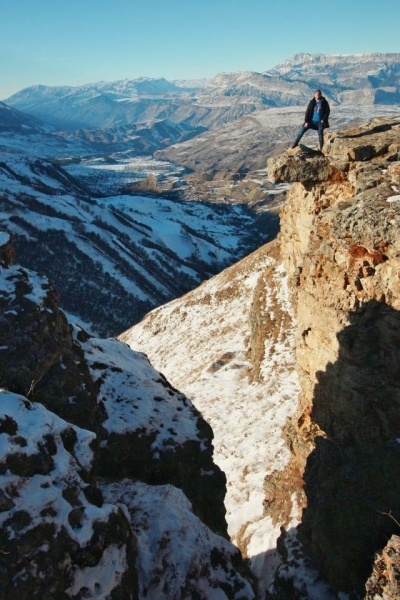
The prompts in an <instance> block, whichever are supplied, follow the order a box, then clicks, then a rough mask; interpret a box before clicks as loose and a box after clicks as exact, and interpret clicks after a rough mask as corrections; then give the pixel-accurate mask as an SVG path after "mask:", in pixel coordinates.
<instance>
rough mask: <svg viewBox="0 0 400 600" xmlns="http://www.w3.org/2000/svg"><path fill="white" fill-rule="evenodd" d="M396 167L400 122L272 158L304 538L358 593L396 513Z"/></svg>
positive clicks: (337, 578)
mask: <svg viewBox="0 0 400 600" xmlns="http://www.w3.org/2000/svg"><path fill="white" fill-rule="evenodd" d="M399 160H400V122H399V121H390V122H386V121H383V120H376V121H374V122H372V123H371V124H369V125H365V126H362V127H358V128H353V129H350V130H347V131H343V132H340V133H338V134H326V138H325V145H324V149H323V153H320V152H316V151H310V149H308V148H306V147H304V146H302V145H300V147H299V148H296V149H295V150H289V151H287V152H286V153H285V154H284V155H281V156H279V157H276V158H274V159H270V161H269V173H270V178H271V179H272V180H274V181H283V180H285V181H292V182H294V185H293V187H292V188H291V190H290V191H289V193H288V199H287V203H286V205H285V207H284V208H283V209H282V211H281V232H280V236H279V242H280V248H281V252H282V255H283V258H284V261H285V265H286V269H287V272H288V277H289V287H290V290H291V299H292V304H293V308H294V310H295V313H296V317H297V321H298V327H297V336H296V359H297V370H298V374H299V378H300V383H301V388H302V392H301V394H300V402H299V408H298V411H297V413H296V415H295V417H294V418H293V419H291V421H290V424H289V425H288V428H287V432H288V436H289V439H290V446H291V449H292V459H291V462H292V468H293V469H294V470H297V471H298V472H302V473H303V479H304V488H303V491H301V488H298V491H299V495H298V498H299V501H300V502H303V503H304V506H305V510H304V512H303V514H302V522H301V525H300V537H301V539H302V541H303V543H304V545H305V548H306V550H307V551H308V552H309V553H310V555H311V556H312V557H313V559H314V560H315V563H316V565H317V566H318V567H319V569H320V571H321V572H322V573H324V574H325V575H326V576H327V577H328V579H329V581H330V582H331V584H332V586H333V588H334V589H336V590H344V591H347V592H352V591H355V592H356V593H357V594H359V595H362V594H363V593H365V589H364V585H365V581H366V579H367V578H368V575H369V573H370V572H371V569H372V563H373V557H374V553H375V552H376V551H378V550H379V549H381V548H382V547H383V546H384V543H383V542H384V540H387V539H389V538H390V536H391V534H392V533H396V531H398V523H397V522H396V521H398V520H399V518H400V514H399V510H400V484H399V480H398V477H397V476H396V475H395V474H396V473H398V472H399V468H400V445H399V430H400V378H399V370H398V364H399V361H400V312H399V311H400V237H399V233H400V186H399ZM302 494H304V496H303V499H301V496H302ZM378 597H380V596H378ZM382 597H386V596H382Z"/></svg>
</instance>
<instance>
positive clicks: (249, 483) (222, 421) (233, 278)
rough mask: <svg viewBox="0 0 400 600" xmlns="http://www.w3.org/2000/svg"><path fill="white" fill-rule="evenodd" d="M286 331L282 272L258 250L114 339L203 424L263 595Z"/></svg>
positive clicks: (281, 450)
mask: <svg viewBox="0 0 400 600" xmlns="http://www.w3.org/2000/svg"><path fill="white" fill-rule="evenodd" d="M293 333H294V318H293V315H292V312H291V308H290V305H289V302H288V297H287V288H286V282H285V277H284V275H283V269H282V266H281V265H280V264H279V261H277V259H276V258H274V250H273V249H272V248H271V247H270V246H264V247H262V248H260V249H259V250H257V251H256V252H255V253H253V254H252V255H250V256H248V257H247V258H245V259H243V260H242V261H240V262H239V263H237V264H236V265H234V266H233V267H230V268H229V269H227V270H225V271H224V272H223V273H220V274H219V275H217V276H215V277H214V278H213V279H211V280H210V281H207V282H205V283H204V284H202V285H201V286H200V287H199V288H197V289H196V290H193V291H192V292H190V293H189V294H187V295H186V296H184V297H183V298H181V299H178V300H175V301H173V302H171V303H169V304H167V305H165V306H162V307H160V308H158V309H156V310H155V311H152V312H151V313H150V314H149V315H147V316H146V317H145V319H143V321H142V322H141V323H139V324H138V325H136V326H134V327H133V328H132V329H130V330H128V331H127V332H125V333H124V334H122V336H121V339H123V340H124V341H126V342H127V343H128V344H129V345H130V346H131V347H132V348H134V349H136V350H140V351H142V352H145V353H146V354H147V355H148V357H149V359H150V361H151V363H152V364H153V365H154V366H155V367H156V368H157V369H159V370H160V371H161V372H163V373H164V374H165V375H166V376H167V377H168V379H169V380H170V381H171V383H172V384H173V385H174V386H177V387H178V388H179V389H181V390H182V391H184V393H185V394H186V395H187V396H188V397H189V398H190V399H191V401H192V402H193V403H194V405H195V406H196V408H198V409H199V410H200V411H201V413H202V414H203V415H204V417H205V419H206V420H207V421H208V422H209V423H210V424H211V426H212V428H213V431H214V436H215V437H214V447H215V461H216V463H217V464H218V465H219V466H220V467H221V469H222V470H223V471H224V472H225V474H226V477H227V496H226V501H225V503H226V507H227V521H228V532H229V534H230V536H231V539H232V540H233V541H234V542H235V543H236V544H237V545H238V546H239V547H240V548H241V550H242V552H243V553H244V554H245V556H247V557H249V558H250V562H251V566H252V568H253V571H254V572H255V573H256V574H257V575H258V577H259V579H260V582H261V586H262V587H263V588H264V589H266V587H267V585H268V582H269V581H270V578H271V576H272V574H273V570H274V567H275V566H276V562H275V560H274V558H273V555H274V552H275V549H276V539H277V537H278V536H279V534H280V529H279V525H280V523H279V520H274V519H275V517H276V515H275V517H273V515H271V514H269V513H268V510H267V509H266V507H265V505H264V499H265V490H264V478H265V475H266V474H267V473H270V472H272V471H273V470H281V469H283V468H284V467H285V464H286V461H287V460H288V454H289V453H288V451H287V449H286V447H285V445H284V441H283V439H282V428H283V426H284V424H285V422H286V420H287V418H288V416H290V415H291V414H293V413H294V411H295V410H296V406H297V395H298V392H299V386H298V382H297V375H296V373H295V371H294V348H293V342H294V340H293ZM293 517H294V521H293V522H295V519H296V517H297V515H293Z"/></svg>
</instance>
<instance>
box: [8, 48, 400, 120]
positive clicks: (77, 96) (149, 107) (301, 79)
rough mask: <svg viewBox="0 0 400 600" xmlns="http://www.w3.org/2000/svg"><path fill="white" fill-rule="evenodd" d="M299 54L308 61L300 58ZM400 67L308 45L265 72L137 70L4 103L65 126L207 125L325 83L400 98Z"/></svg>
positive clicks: (337, 93) (361, 98)
mask: <svg viewBox="0 0 400 600" xmlns="http://www.w3.org/2000/svg"><path fill="white" fill-rule="evenodd" d="M299 58H302V60H303V62H296V61H298V60H299ZM321 65H323V66H326V65H329V66H330V68H331V73H330V74H329V72H328V73H324V71H323V70H322V71H321ZM332 65H333V66H332ZM294 66H295V67H296V68H294ZM399 74H400V55H399V54H394V53H392V54H366V55H346V56H344V55H334V56H333V57H330V56H326V55H320V54H314V55H308V54H306V53H304V54H297V55H295V57H292V58H291V59H288V60H287V61H284V62H283V63H281V64H280V65H277V66H276V67H274V68H273V69H271V70H269V71H266V72H264V73H256V72H239V73H221V74H217V75H216V76H215V77H214V78H211V79H208V80H206V81H205V82H204V81H203V82H202V85H201V86H199V87H198V88H195V89H193V88H183V87H179V86H176V85H175V84H174V83H171V82H166V80H164V79H159V80H150V79H146V80H145V81H144V83H143V82H142V83H143V85H142V84H141V83H140V78H139V79H137V80H135V79H132V80H129V79H125V80H121V81H119V82H110V83H104V82H100V83H95V84H86V85H84V86H78V87H75V88H73V87H65V88H62V87H56V88H52V87H50V86H47V87H42V86H36V87H33V88H25V90H21V91H20V92H17V93H16V94H14V95H13V96H10V97H9V98H8V99H6V103H8V104H10V105H11V106H13V107H15V108H18V109H19V110H22V111H25V112H28V113H30V114H33V115H34V116H36V117H38V118H42V119H45V120H46V119H47V121H49V122H50V123H51V124H53V125H55V126H56V127H58V128H65V129H67V130H73V129H74V128H77V127H83V128H87V127H89V128H90V127H105V126H114V125H116V124H128V123H132V122H138V121H146V120H149V119H155V118H158V119H160V118H169V119H171V120H172V121H174V122H182V121H185V122H187V123H189V124H190V125H192V126H193V125H195V126H202V127H206V128H210V127H214V126H215V125H221V124H223V123H224V122H228V121H232V120H235V119H237V118H238V117H240V116H243V115H244V114H249V113H251V112H253V111H254V110H256V109H260V108H263V107H266V106H270V107H274V106H288V105H296V104H303V103H304V102H305V100H306V98H308V97H310V96H311V95H312V93H313V88H314V87H315V86H316V85H317V86H318V87H324V86H325V87H326V92H327V95H328V97H329V99H330V100H331V101H332V102H338V103H342V104H346V103H347V104H349V103H352V102H354V100H355V98H358V100H357V101H358V102H361V103H362V104H374V103H375V104H376V103H377V104H379V103H383V104H394V103H398V102H399V101H400V91H399ZM135 82H136V83H135ZM165 82H166V83H165ZM256 82H258V83H257V85H255V83H256ZM389 84H390V85H389ZM141 85H142V88H143V89H142V90H141V89H140V87H141ZM388 86H389V87H390V89H389V88H388ZM63 90H64V93H63ZM124 90H125V91H124ZM361 90H364V91H363V93H361ZM355 92H357V93H356V94H355ZM152 94H154V98H152Z"/></svg>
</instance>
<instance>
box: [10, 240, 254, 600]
mask: <svg viewBox="0 0 400 600" xmlns="http://www.w3.org/2000/svg"><path fill="white" fill-rule="evenodd" d="M6 241H7V240H6ZM0 309H1V317H0V387H1V388H6V390H7V391H5V389H2V390H0V396H1V398H0V485H1V493H0V525H1V536H0V538H1V539H0V550H1V563H0V574H1V579H2V582H3V583H4V586H2V593H1V594H0V596H1V598H2V599H3V598H4V600H11V599H12V598H16V597H18V598H23V599H24V598H27V597H31V598H39V597H40V598H42V597H43V598H49V599H50V598H55V597H57V598H83V597H102V598H114V599H115V600H116V599H117V598H131V599H134V598H138V597H144V595H146V597H148V598H154V599H155V598H170V597H172V596H171V595H170V590H171V588H172V578H171V576H170V574H171V572H173V573H175V570H177V571H179V579H178V580H177V581H175V582H174V586H173V587H174V592H173V593H174V594H175V595H174V597H180V595H181V594H184V593H186V592H187V593H189V591H190V590H193V589H194V586H195V583H194V582H195V581H196V579H197V578H200V579H201V581H202V589H203V592H204V593H203V596H199V597H208V596H207V593H208V592H207V589H220V590H221V594H224V596H223V597H225V598H232V599H233V598H236V597H238V593H239V591H240V593H241V596H240V597H243V598H249V599H251V598H255V596H256V595H255V593H254V591H253V584H252V576H251V574H250V572H249V571H248V569H247V567H246V565H245V563H244V562H243V561H242V558H241V556H240V553H239V552H238V551H237V549H236V548H234V547H233V546H232V545H231V544H230V543H229V542H228V540H227V539H226V538H227V530H226V521H225V507H224V496H225V477H224V475H223V473H222V472H221V470H220V469H219V468H218V467H217V466H216V465H215V464H214V462H213V447H212V437H213V435H212V431H211V428H210V426H209V425H208V424H207V423H206V422H205V421H204V419H203V418H202V416H201V415H200V413H199V412H198V411H197V410H196V409H195V408H194V407H193V405H192V404H191V402H190V401H189V400H188V399H187V398H186V397H185V396H184V395H183V394H181V393H179V392H178V391H177V390H175V389H174V388H172V386H171V385H170V384H169V383H168V381H167V380H166V379H165V378H164V377H163V376H162V375H161V374H160V373H158V372H157V371H155V369H153V368H152V367H151V366H150V364H149V362H148V360H147V358H146V357H145V356H144V355H143V354H139V353H137V352H133V351H132V350H130V349H129V348H128V346H127V345H126V344H124V343H123V342H120V341H117V340H113V339H108V340H101V339H97V338H93V337H91V336H89V335H88V334H87V333H85V332H84V331H83V330H82V329H81V328H79V327H77V326H72V325H71V324H69V323H68V321H67V319H66V317H65V315H64V314H63V313H62V312H61V311H60V310H59V308H58V297H57V294H56V293H55V291H54V289H53V288H52V286H51V285H50V284H49V282H48V280H47V279H46V278H45V277H41V276H39V275H37V274H36V273H34V272H33V271H29V270H27V269H23V268H22V267H20V266H17V265H15V266H9V267H7V268H3V269H2V271H1V273H0ZM16 392H17V393H16ZM28 397H29V398H28ZM99 481H101V483H102V486H100V485H99ZM113 486H114V487H113ZM178 488H179V489H178ZM103 495H107V500H104V498H103ZM167 496H168V500H166V498H167ZM124 498H125V500H124ZM134 498H136V500H135V502H133V499H134ZM170 498H171V500H170ZM128 500H129V502H128ZM154 502H158V503H159V510H155V511H150V507H151V506H152V505H153V503H154ZM176 503H177V504H179V506H180V509H179V510H178V511H177V510H175V508H174V504H176ZM128 505H129V506H133V508H132V511H131V512H129V509H128V508H127V506H128ZM161 509H162V510H161ZM162 511H164V512H163V514H164V516H165V519H166V523H165V524H167V523H168V526H167V527H166V528H165V527H164V525H165V524H162V523H161V521H160V519H162V518H164V517H161V516H160V515H161V512H162ZM180 515H181V516H182V519H181V520H180ZM136 532H140V533H141V539H140V548H139V549H138V547H137V534H136ZM144 532H145V533H144ZM160 532H161V533H160ZM196 539H198V540H201V546H199V547H197V546H196V545H195V544H193V540H196ZM177 546H179V548H180V551H179V553H178V554H179V555H181V556H182V557H186V556H187V553H188V552H189V549H190V557H191V558H190V560H187V561H186V562H185V560H183V558H182V560H181V561H180V562H179V565H178V564H177V561H178V559H177V556H176V554H174V555H173V553H172V552H171V553H170V552H169V551H166V548H172V547H177ZM169 556H171V561H170V562H169ZM172 556H173V559H172ZM149 557H153V558H154V561H157V560H158V559H156V557H159V558H160V561H162V564H160V565H158V566H159V567H160V568H158V566H157V564H158V563H157V564H156V562H154V564H153V561H152V560H151V558H150V560H149ZM138 565H140V567H138ZM196 565H200V566H199V569H200V571H198V570H196V569H197V567H196ZM49 582H51V583H49ZM185 590H186V592H185ZM221 597H222V596H221Z"/></svg>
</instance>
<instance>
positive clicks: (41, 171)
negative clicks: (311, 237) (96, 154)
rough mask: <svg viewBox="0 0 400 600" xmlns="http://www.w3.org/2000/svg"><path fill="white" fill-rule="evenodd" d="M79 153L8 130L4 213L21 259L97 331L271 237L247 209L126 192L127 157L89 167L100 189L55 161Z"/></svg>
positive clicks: (2, 163) (130, 319)
mask: <svg viewBox="0 0 400 600" xmlns="http://www.w3.org/2000/svg"><path fill="white" fill-rule="evenodd" d="M58 152H59V153H60V154H58ZM81 152H83V153H84V152H85V150H84V148H82V146H81V145H79V144H75V143H74V142H71V141H63V140H61V141H60V143H59V144H57V140H56V139H55V138H54V136H50V138H49V136H47V135H45V134H41V133H32V134H25V135H22V134H21V135H19V134H18V135H17V134H16V133H15V132H10V131H7V132H4V133H3V134H1V136H0V215H1V219H2V227H3V228H4V229H6V231H7V232H8V233H10V234H12V235H13V237H14V240H15V246H16V249H17V253H18V257H19V260H20V262H21V264H23V265H24V266H26V267H29V268H32V269H35V270H39V271H41V272H43V273H45V274H47V275H48V276H49V277H50V278H51V280H52V281H53V283H54V284H55V285H56V286H57V288H58V290H59V293H60V295H61V304H62V307H63V309H65V310H67V311H68V312H70V313H72V314H75V315H77V316H78V317H79V318H80V319H81V320H83V322H85V323H87V324H88V327H90V328H91V329H92V331H94V332H97V333H101V334H104V335H110V334H117V333H119V332H121V331H123V330H124V329H125V328H126V327H127V326H129V325H131V324H132V323H134V322H135V321H138V320H140V318H141V317H142V316H143V315H144V314H145V313H146V312H148V310H150V309H151V308H154V307H155V306H158V305H160V304H162V303H164V302H166V301H168V300H171V299H172V298H175V297H177V296H180V295H182V294H183V293H185V292H187V291H188V290H190V289H192V288H193V287H195V286H196V285H198V284H199V283H200V282H201V281H203V280H204V279H206V278H208V277H210V276H211V275H213V274H215V273H216V272H218V271H219V270H221V269H222V268H224V267H225V266H227V265H229V264H232V262H234V261H235V260H237V259H238V258H240V257H242V256H243V255H245V254H247V253H248V252H249V251H251V250H253V249H254V248H255V247H257V246H259V245H260V242H261V240H262V239H265V234H264V233H262V232H261V231H260V229H259V227H258V225H257V223H255V220H254V217H253V216H252V215H251V214H250V213H249V212H248V211H247V209H246V207H244V206H229V205H224V206H221V205H210V204H209V205H206V204H200V203H196V202H191V203H185V202H180V201H178V200H167V199H166V198H163V197H162V196H160V195H159V194H158V196H157V195H153V197H144V196H143V195H141V194H140V192H136V193H135V192H130V194H129V195H119V194H120V191H121V187H122V185H121V182H118V183H117V184H112V185H110V181H111V179H112V177H111V176H112V175H113V173H114V171H113V168H115V167H117V168H118V169H119V172H122V173H125V172H127V169H128V168H129V164H128V163H127V162H124V161H122V162H120V164H119V165H117V162H116V160H114V161H110V160H109V161H108V163H107V164H108V170H107V171H105V170H104V168H102V167H104V164H103V163H102V162H101V161H100V163H95V164H93V165H92V167H91V168H86V172H91V173H92V174H93V175H94V179H96V178H98V179H99V180H100V183H99V182H97V185H96V183H93V182H92V180H91V179H90V178H84V177H83V169H82V168H80V169H79V170H78V171H77V172H76V167H74V166H71V167H70V168H71V172H73V173H76V175H75V176H72V175H71V173H70V172H68V171H67V170H66V169H67V168H68V166H66V167H65V168H64V167H63V166H60V164H58V163H59V162H63V161H61V160H57V161H56V160H55V158H54V157H57V156H58V157H60V156H61V157H63V156H64V157H65V160H64V162H66V160H67V157H74V156H75V157H76V155H78V156H80V153H81ZM44 157H48V158H44ZM80 160H82V159H80ZM110 162H111V163H112V164H109V163H110ZM74 168H75V170H74ZM108 187H110V191H109V192H108V189H107V188H108ZM107 192H108V194H107ZM116 194H117V195H116ZM133 194H135V195H133ZM275 232H276V228H275ZM270 235H272V232H271V234H270Z"/></svg>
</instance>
